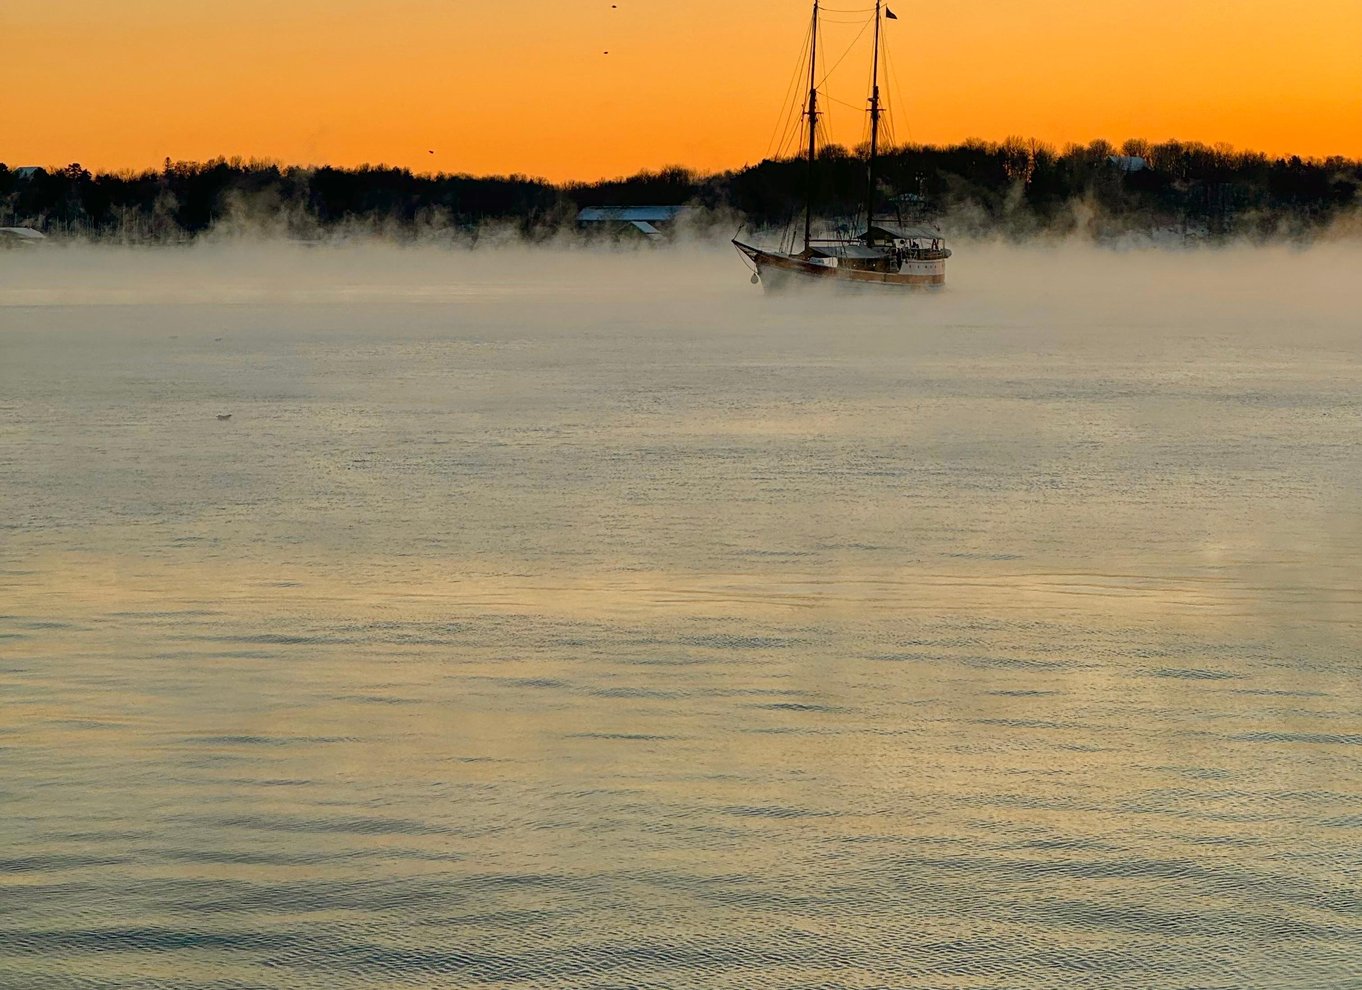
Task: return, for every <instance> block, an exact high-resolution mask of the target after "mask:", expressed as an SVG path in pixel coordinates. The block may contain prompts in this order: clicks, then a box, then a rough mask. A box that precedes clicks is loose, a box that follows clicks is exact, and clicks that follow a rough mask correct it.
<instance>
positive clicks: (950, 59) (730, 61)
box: [0, 0, 1362, 180]
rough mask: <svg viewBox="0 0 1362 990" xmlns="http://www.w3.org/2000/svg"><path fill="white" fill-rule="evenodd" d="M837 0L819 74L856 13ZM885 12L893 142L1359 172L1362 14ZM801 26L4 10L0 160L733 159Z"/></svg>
mask: <svg viewBox="0 0 1362 990" xmlns="http://www.w3.org/2000/svg"><path fill="white" fill-rule="evenodd" d="M828 6H829V8H830V11H831V12H830V13H829V17H828V21H829V23H828V38H827V50H828V52H829V53H830V54H829V64H831V62H832V61H834V60H835V59H836V57H838V56H840V55H841V54H842V52H843V51H845V50H846V49H847V47H848V46H849V45H851V43H852V41H853V40H854V38H855V36H856V34H857V31H858V27H857V23H859V21H860V20H863V19H864V18H866V17H868V16H869V15H868V13H862V11H868V10H869V9H870V7H871V4H869V3H867V0H832V2H829V4H828ZM894 6H895V7H896V13H897V14H898V15H899V19H898V20H897V21H895V22H891V23H890V25H889V26H888V27H887V33H888V43H889V45H890V48H889V52H890V56H891V60H892V62H891V65H892V67H893V69H894V70H895V72H894V78H893V82H892V84H891V87H890V92H889V95H890V98H891V101H892V102H893V105H894V108H895V124H896V126H895V137H896V138H897V140H898V141H900V142H902V141H914V142H926V143H946V142H955V141H959V140H962V139H964V138H967V137H979V138H983V139H986V140H1002V139H1003V138H1005V137H1007V136H1008V135H1013V134H1016V135H1024V136H1035V137H1038V138H1040V139H1042V140H1044V141H1048V142H1052V143H1055V144H1057V145H1062V144H1064V143H1066V142H1071V141H1076V142H1086V141H1089V140H1092V139H1094V138H1107V139H1110V140H1114V141H1120V140H1122V139H1124V138H1127V137H1144V138H1148V139H1151V140H1155V141H1158V140H1165V139H1169V138H1177V139H1180V140H1194V141H1203V142H1206V143H1215V142H1228V143H1231V144H1233V145H1236V146H1238V147H1243V148H1254V149H1259V150H1263V151H1266V152H1268V153H1270V154H1276V155H1281V154H1299V155H1302V156H1318V157H1322V156H1327V155H1331V154H1342V155H1349V156H1362V83H1360V79H1362V72H1360V71H1359V70H1360V69H1362V59H1360V58H1359V55H1358V48H1357V40H1358V38H1360V37H1362V4H1358V3H1357V2H1356V0H1306V2H1303V3H1300V4H1296V5H1294V6H1292V7H1290V8H1289V9H1285V8H1283V7H1282V6H1281V5H1280V4H1278V3H1275V2H1268V0H1241V2H1239V3H1237V4H1234V5H1226V4H1222V3H1212V2H1208V0H1181V2H1179V0H1150V2H1147V3H1143V4H1131V3H1098V4H1092V3H1081V2H1078V0H1033V2H1029V3H1022V2H1021V0H995V2H990V3H986V4H933V5H926V4H923V5H912V4H910V3H908V2H906V0H902V2H901V3H899V4H895V5H894ZM853 10H854V11H857V13H840V12H841V11H853ZM858 19H859V20H858ZM807 20H808V5H807V4H806V3H805V2H804V0H750V2H746V3H742V4H732V3H725V2H720V0H689V2H685V3H680V2H670V3H661V2H656V0H617V6H616V7H614V8H612V5H611V3H610V2H609V0H605V2H597V0H592V2H568V3H563V2H558V0H555V2H550V0H522V2H520V3H516V4H486V3H468V2H464V0H384V2H379V0H326V2H322V0H289V2H287V3H283V4H280V3H277V2H275V0H240V2H238V3H236V4H233V5H230V6H222V5H205V4H197V3H187V2H184V0H127V2H125V3H121V4H109V3H103V2H101V3H96V2H93V0H43V2H42V3H25V4H19V3H10V4H6V5H5V6H4V8H3V11H0V27H2V28H3V34H4V36H5V38H6V42H7V44H6V62H5V69H4V75H5V78H4V80H3V81H4V85H5V89H6V92H7V93H8V94H9V95H8V96H7V97H6V99H5V101H4V102H3V105H0V135H3V137H2V138H0V142H2V143H0V161H5V162H7V163H9V164H10V165H30V164H34V165H53V164H65V163H67V162H73V161H79V162H81V163H82V164H83V165H85V166H86V167H87V168H93V169H140V168H146V167H152V166H155V165H158V164H159V163H160V162H161V160H162V159H164V158H166V157H170V158H172V159H177V160H202V159H207V158H211V157H215V156H219V155H224V156H242V157H248V158H249V157H255V158H270V159H276V160H279V161H282V162H286V163H302V164H321V163H328V164H334V165H345V166H352V165H357V164H361V163H365V162H370V163H380V162H382V163H387V164H391V165H401V166H406V167H410V168H413V169H417V170H421V171H447V172H471V173H512V172H519V173H527V174H531V175H541V176H544V177H547V178H549V179H553V180H566V179H594V178H597V177H601V176H608V175H617V174H625V173H631V172H634V171H637V170H639V169H644V168H654V167H658V166H661V165H665V164H672V163H675V164H681V165H686V166H689V167H692V168H696V169H701V170H718V169H725V168H733V167H738V166H741V165H743V164H744V163H748V162H755V161H757V160H759V159H761V158H762V157H764V156H766V155H767V154H768V153H769V152H770V151H771V141H770V139H771V134H772V130H773V128H775V126H776V124H777V123H778V121H779V119H780V116H781V113H782V110H783V108H784V98H785V94H786V93H787V91H788V89H789V84H790V82H791V76H792V74H793V72H794V70H795V67H796V61H797V57H798V53H799V48H800V45H801V42H802V39H803V36H804V32H805V30H806V29H807ZM607 52H608V54H607ZM865 68H866V66H865V64H864V59H862V58H860V57H858V56H856V55H853V56H852V57H850V58H848V59H847V61H846V62H845V63H844V64H843V66H842V68H841V69H839V70H838V71H837V72H836V73H834V75H833V77H832V79H831V82H830V88H829V92H830V94H831V95H832V96H833V97H836V98H837V99H838V100H841V101H843V102H841V103H834V104H832V115H831V117H830V119H829V125H830V134H831V137H832V138H833V139H835V140H839V141H842V142H843V143H847V144H855V143H857V142H858V141H859V140H860V139H861V134H862V128H863V120H862V117H863V115H862V114H860V113H859V112H858V110H857V109H856V107H859V106H860V104H861V101H862V100H863V98H864V92H863V89H864V86H863V83H864V75H865V71H864V70H865ZM910 70H911V75H910Z"/></svg>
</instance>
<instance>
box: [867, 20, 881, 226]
mask: <svg viewBox="0 0 1362 990" xmlns="http://www.w3.org/2000/svg"><path fill="white" fill-rule="evenodd" d="M882 4H883V0H875V56H874V63H873V67H872V69H871V77H870V164H869V165H868V167H867V168H866V183H867V188H866V194H865V229H866V234H867V238H868V236H869V233H870V226H871V224H872V223H873V222H874V220H875V156H876V155H877V154H878V153H879V149H880V113H881V111H880V8H881V6H882ZM867 242H868V241H867Z"/></svg>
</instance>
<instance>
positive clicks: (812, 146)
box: [733, 0, 951, 289]
mask: <svg viewBox="0 0 1362 990" xmlns="http://www.w3.org/2000/svg"><path fill="white" fill-rule="evenodd" d="M818 14H819V0H813V26H812V28H811V29H810V31H811V33H810V45H809V93H808V98H807V101H806V102H805V104H804V110H803V116H804V119H805V120H806V121H807V123H808V147H807V156H808V163H809V168H808V182H807V189H806V195H805V203H804V247H803V250H799V251H796V250H795V244H790V245H789V246H788V250H773V249H766V248H759V247H755V246H753V245H751V244H745V243H743V242H742V241H740V240H736V239H735V240H734V241H733V246H734V247H736V248H737V249H738V250H739V251H740V252H741V253H742V254H743V256H744V257H745V258H747V259H748V261H749V262H750V264H751V266H752V268H753V270H754V271H753V276H752V280H753V281H754V282H757V281H759V282H761V283H763V284H764V285H765V286H766V287H767V288H768V289H778V288H782V287H784V286H786V285H789V284H791V283H812V282H815V281H818V282H824V283H832V284H845V285H871V286H883V287H887V288H932V287H935V286H941V285H944V284H945V283H946V259H947V258H949V257H950V256H951V252H950V249H949V248H947V247H946V242H945V239H944V238H943V237H942V235H941V232H940V231H939V230H938V229H937V228H936V227H935V226H934V225H932V224H930V223H928V222H926V220H925V219H924V218H921V217H915V218H910V219H909V220H907V221H906V222H905V220H904V219H903V218H902V216H896V217H894V218H893V219H889V218H885V217H883V216H880V217H877V216H876V212H875V206H876V196H877V188H876V176H875V159H876V156H877V155H878V153H879V139H880V122H881V118H882V116H883V114H884V107H883V104H882V102H881V100H880V31H881V28H882V26H883V22H884V17H885V15H886V14H888V16H889V17H890V18H892V19H895V20H897V18H896V17H895V16H894V14H893V13H892V12H891V11H889V10H888V8H887V7H885V5H884V0H875V45H874V59H873V62H872V66H873V67H872V70H871V84H870V100H869V103H870V154H869V163H868V167H867V173H868V174H867V177H866V178H867V190H866V199H865V227H864V230H863V232H862V233H860V234H858V235H856V236H850V235H848V236H844V237H833V238H827V237H814V236H813V211H814V203H813V189H814V183H813V172H814V167H815V162H816V160H817V155H818V146H817V145H818V118H819V116H820V114H821V111H820V110H819V109H818V95H819V94H818ZM796 243H797V242H796Z"/></svg>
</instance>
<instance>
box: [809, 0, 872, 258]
mask: <svg viewBox="0 0 1362 990" xmlns="http://www.w3.org/2000/svg"><path fill="white" fill-rule="evenodd" d="M876 2H877V3H878V0H876ZM809 49H810V50H809V108H808V117H809V176H808V182H807V184H806V186H805V190H804V250H805V251H808V250H809V241H810V240H811V239H812V237H811V233H812V230H813V161H814V156H815V155H816V154H817V152H818V148H817V142H818V77H817V75H816V73H817V70H818V0H813V28H812V34H811V43H810V46H809Z"/></svg>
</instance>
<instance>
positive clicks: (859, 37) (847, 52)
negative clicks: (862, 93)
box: [818, 18, 873, 86]
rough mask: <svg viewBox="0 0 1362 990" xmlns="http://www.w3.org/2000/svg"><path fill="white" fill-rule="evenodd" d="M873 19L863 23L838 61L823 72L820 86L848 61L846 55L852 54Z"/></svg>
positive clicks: (819, 82)
mask: <svg viewBox="0 0 1362 990" xmlns="http://www.w3.org/2000/svg"><path fill="white" fill-rule="evenodd" d="M872 21H873V18H872ZM872 21H866V22H865V23H864V24H862V25H861V30H860V31H858V32H856V37H854V38H852V39H851V44H849V45H847V50H846V51H844V52H842V55H841V57H840V58H839V59H838V60H837V61H836V63H835V64H834V65H833V67H832V68H831V69H829V70H828V71H827V72H825V73H824V74H823V78H822V79H820V80H819V81H818V85H819V86H822V85H823V83H825V82H827V81H828V77H829V76H831V75H832V74H833V73H834V72H836V71H837V68H838V66H840V65H841V64H842V63H843V62H845V61H846V57H847V56H848V55H850V54H851V50H852V49H853V48H855V47H856V43H857V42H858V41H860V40H861V35H863V34H865V31H866V28H868V27H870V25H871V23H872Z"/></svg>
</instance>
